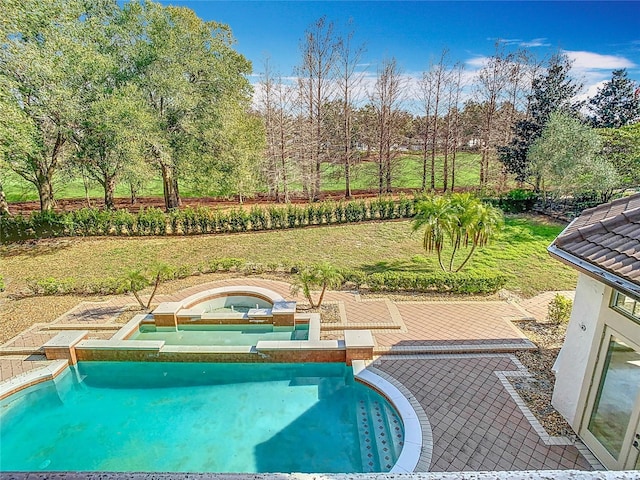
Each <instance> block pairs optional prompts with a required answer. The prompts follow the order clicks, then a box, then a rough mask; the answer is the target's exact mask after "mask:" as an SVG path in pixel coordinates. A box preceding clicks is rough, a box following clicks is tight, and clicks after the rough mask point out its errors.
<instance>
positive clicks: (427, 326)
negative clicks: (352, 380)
mask: <svg viewBox="0 0 640 480" xmlns="http://www.w3.org/2000/svg"><path fill="white" fill-rule="evenodd" d="M229 285H250V286H259V287H263V288H268V289H270V290H273V291H275V292H277V293H279V294H280V295H282V296H283V297H285V298H286V299H294V300H297V301H299V302H302V301H303V299H301V298H300V297H298V298H292V296H291V294H290V292H289V288H290V285H289V284H288V283H285V282H279V281H272V280H263V279H258V278H238V279H227V280H221V281H216V282H210V283H206V284H203V285H198V286H194V287H190V288H187V289H184V290H182V291H180V292H177V293H174V294H171V295H158V296H157V297H156V298H155V299H154V303H160V302H166V301H180V300H182V299H184V298H186V297H188V296H190V295H193V294H195V293H198V292H201V291H204V290H207V289H211V288H216V287H221V286H229ZM551 298H553V292H551V293H549V294H546V295H545V296H543V297H542V298H535V299H532V300H530V301H527V302H525V303H523V304H521V305H515V304H512V303H509V302H506V301H491V302H483V301H458V302H394V301H391V300H390V299H386V298H361V297H360V295H358V294H355V293H350V292H327V294H326V296H325V299H326V300H325V301H326V302H327V303H332V304H334V305H337V307H338V310H339V312H340V321H339V322H337V323H327V324H323V325H322V328H323V337H324V338H341V337H342V335H343V331H344V329H345V328H349V329H354V328H357V329H360V328H368V329H371V330H372V332H373V334H374V338H375V341H376V344H377V347H376V349H377V350H376V351H377V353H378V354H381V353H394V354H396V355H387V356H383V357H380V358H379V359H378V360H377V361H376V362H375V368H378V369H380V371H381V372H382V373H383V374H386V375H389V376H390V378H392V379H396V380H397V381H400V382H402V384H404V386H405V387H406V388H408V389H409V391H410V392H412V393H413V395H414V396H415V397H416V399H417V400H418V401H419V403H420V404H421V405H422V407H423V408H424V410H425V412H427V415H428V417H429V420H430V422H431V425H432V427H433V438H434V448H433V457H432V461H431V470H435V471H460V470H475V471H480V470H523V469H568V468H573V469H590V468H591V465H590V464H589V462H588V461H587V460H586V459H585V457H584V456H582V455H581V454H580V452H579V451H578V449H577V448H576V447H575V446H573V445H550V444H548V443H549V439H546V440H547V442H546V443H545V438H543V437H545V433H544V431H543V430H542V429H541V427H540V426H538V427H537V430H536V428H534V426H532V424H531V423H530V422H529V420H528V419H527V418H525V416H524V414H523V411H522V406H521V405H518V403H517V402H518V398H515V399H514V397H515V396H517V395H516V394H515V393H513V392H510V391H509V389H510V387H509V386H508V385H505V383H504V382H503V381H501V378H500V377H499V374H500V373H499V372H504V371H506V372H509V371H519V369H520V368H521V366H518V365H517V360H515V357H512V356H509V355H504V354H502V355H501V354H493V355H488V354H485V355H484V356H477V355H468V354H467V355H443V354H440V355H427V356H425V355H408V356H402V355H398V354H402V353H421V352H424V351H431V350H429V349H431V348H433V349H435V351H438V352H441V353H442V352H444V351H458V350H459V351H467V350H469V349H471V351H476V350H477V349H480V350H483V349H484V350H486V351H494V350H495V351H515V350H518V349H521V348H526V347H528V346H531V345H532V344H530V342H529V341H528V340H527V339H526V337H525V335H523V334H522V332H521V331H520V330H518V328H517V327H516V326H515V325H514V323H512V321H513V320H523V319H527V318H532V317H535V318H538V319H540V316H541V315H542V313H541V312H544V314H545V315H546V305H547V304H548V302H549V300H550V299H551ZM131 305H136V302H135V300H134V299H133V298H132V297H130V296H118V297H113V298H111V299H110V300H109V301H107V302H102V303H92V302H83V303H81V304H79V305H77V306H76V307H75V308H73V309H72V310H70V311H68V312H67V313H65V314H64V315H62V316H60V317H59V318H58V319H56V320H55V321H54V322H52V323H50V324H48V325H34V326H33V327H32V328H30V329H29V330H27V331H25V332H23V333H21V334H20V335H18V336H16V337H14V338H13V339H11V340H9V341H8V342H6V343H5V344H4V345H0V381H4V380H7V379H9V378H11V377H13V376H16V375H18V374H21V373H24V372H27V371H29V370H32V369H34V368H39V367H41V366H43V365H45V364H46V360H45V358H44V357H43V356H42V355H41V354H40V353H41V350H39V348H40V347H41V346H42V345H43V344H44V343H45V342H46V341H47V340H49V339H50V338H52V337H53V336H54V335H56V334H57V333H58V331H60V330H62V329H69V328H84V329H87V330H89V332H90V333H89V337H90V338H110V337H111V336H112V335H113V334H114V332H115V330H116V329H117V327H118V325H117V324H116V323H115V320H116V319H117V317H118V316H119V315H120V313H121V312H122V311H124V310H125V309H127V308H128V307H129V306H131ZM458 347H460V348H459V349H458V350H456V348H458ZM473 347H476V348H475V349H474V348H473ZM425 349H426V350H425ZM440 349H445V350H440ZM446 349H449V350H446ZM505 349H506V350H505ZM496 372H498V373H496ZM503 380H504V379H503ZM506 383H507V384H508V382H506ZM512 395H513V396H512ZM520 402H521V400H520ZM524 408H526V407H524ZM551 443H553V439H551ZM560 443H562V441H560ZM565 443H566V442H565Z"/></svg>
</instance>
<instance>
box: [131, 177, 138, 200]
mask: <svg viewBox="0 0 640 480" xmlns="http://www.w3.org/2000/svg"><path fill="white" fill-rule="evenodd" d="M129 191H130V192H131V205H135V204H136V203H137V202H138V189H137V188H136V186H135V185H134V184H133V182H129Z"/></svg>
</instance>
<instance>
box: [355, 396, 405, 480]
mask: <svg viewBox="0 0 640 480" xmlns="http://www.w3.org/2000/svg"><path fill="white" fill-rule="evenodd" d="M357 416H358V418H357V425H358V434H359V436H360V455H361V461H362V468H363V470H362V471H363V472H364V473H373V472H386V471H389V470H391V468H392V467H393V465H394V464H395V462H396V460H397V459H398V457H399V456H400V451H401V450H402V445H403V440H404V435H403V432H402V424H401V421H400V419H399V418H398V417H397V415H396V414H395V412H393V410H392V409H391V407H389V406H388V405H387V404H386V403H384V402H381V401H379V400H376V399H361V400H360V401H359V403H358V406H357Z"/></svg>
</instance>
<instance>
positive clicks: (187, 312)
mask: <svg viewBox="0 0 640 480" xmlns="http://www.w3.org/2000/svg"><path fill="white" fill-rule="evenodd" d="M203 314H204V307H193V308H183V309H182V310H180V311H179V312H178V313H177V314H176V315H177V316H178V317H200V315H203Z"/></svg>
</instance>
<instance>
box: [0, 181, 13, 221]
mask: <svg viewBox="0 0 640 480" xmlns="http://www.w3.org/2000/svg"><path fill="white" fill-rule="evenodd" d="M0 215H11V213H10V212H9V204H8V203H7V197H6V196H5V194H4V188H2V182H0Z"/></svg>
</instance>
